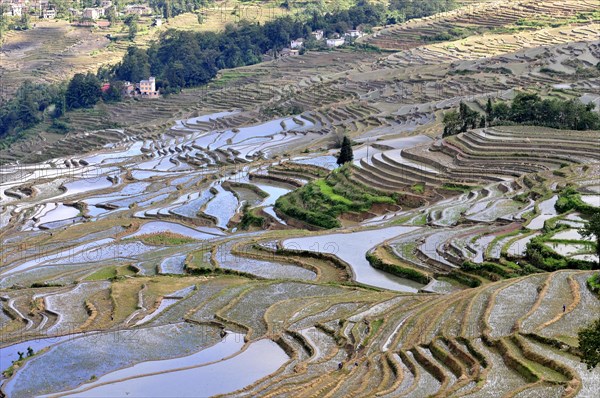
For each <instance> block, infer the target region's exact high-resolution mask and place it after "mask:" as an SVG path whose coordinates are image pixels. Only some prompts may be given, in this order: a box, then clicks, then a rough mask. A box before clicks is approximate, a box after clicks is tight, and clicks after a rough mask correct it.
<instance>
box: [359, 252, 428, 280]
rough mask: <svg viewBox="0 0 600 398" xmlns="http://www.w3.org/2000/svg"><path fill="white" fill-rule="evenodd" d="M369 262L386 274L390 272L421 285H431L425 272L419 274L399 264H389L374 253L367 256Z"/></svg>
mask: <svg viewBox="0 0 600 398" xmlns="http://www.w3.org/2000/svg"><path fill="white" fill-rule="evenodd" d="M366 258H367V261H368V262H369V264H371V266H372V267H373V268H377V269H380V270H382V271H385V272H389V273H390V274H392V275H396V276H399V277H401V278H406V279H410V280H413V281H416V282H419V283H422V284H424V285H426V284H427V283H429V281H430V278H429V277H428V276H427V275H425V274H424V273H423V272H419V271H417V270H415V269H412V268H407V267H402V266H400V265H397V264H390V263H387V262H385V261H383V260H381V259H380V258H378V257H377V256H376V255H374V254H373V253H367V254H366Z"/></svg>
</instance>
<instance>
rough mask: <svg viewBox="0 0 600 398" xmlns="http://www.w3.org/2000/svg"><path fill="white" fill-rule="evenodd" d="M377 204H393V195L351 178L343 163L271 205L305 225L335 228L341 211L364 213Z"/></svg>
mask: <svg viewBox="0 0 600 398" xmlns="http://www.w3.org/2000/svg"><path fill="white" fill-rule="evenodd" d="M378 203H380V204H391V205H393V204H396V203H397V198H396V197H395V196H394V195H391V196H390V195H386V194H384V193H382V192H379V191H377V190H375V189H372V188H367V187H365V186H364V185H362V184H359V183H357V182H355V181H353V180H352V178H351V174H350V168H349V167H347V166H346V167H342V168H340V169H338V170H334V171H333V172H331V173H330V174H329V175H328V176H327V177H326V178H324V179H318V180H315V181H312V182H309V183H308V184H306V185H305V186H303V187H302V188H299V189H297V190H295V191H293V192H291V193H289V194H287V195H285V196H282V197H281V198H279V199H278V200H277V202H276V204H275V206H276V207H277V209H278V210H280V211H281V212H282V213H283V214H285V215H287V216H289V217H293V218H296V219H299V220H301V221H304V222H306V223H308V224H312V225H315V226H318V227H321V228H335V227H339V226H340V222H339V220H338V219H337V217H338V216H340V215H341V214H343V213H349V212H359V213H360V212H366V211H369V210H370V209H371V207H372V206H373V205H374V204H378Z"/></svg>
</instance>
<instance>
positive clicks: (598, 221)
mask: <svg viewBox="0 0 600 398" xmlns="http://www.w3.org/2000/svg"><path fill="white" fill-rule="evenodd" d="M579 233H580V234H581V236H583V237H586V238H587V237H588V236H595V237H596V254H597V255H598V257H600V210H598V211H596V212H595V213H594V214H593V215H592V218H591V219H590V221H589V222H588V223H587V224H585V226H584V227H583V228H581V229H580V230H579Z"/></svg>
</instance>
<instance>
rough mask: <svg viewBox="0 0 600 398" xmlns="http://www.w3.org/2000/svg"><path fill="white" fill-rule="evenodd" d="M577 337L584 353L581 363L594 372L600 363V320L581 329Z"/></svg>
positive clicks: (580, 348)
mask: <svg viewBox="0 0 600 398" xmlns="http://www.w3.org/2000/svg"><path fill="white" fill-rule="evenodd" d="M577 335H578V337H579V350H580V351H581V353H582V356H581V362H583V363H585V364H586V365H587V368H588V369H589V370H592V369H593V368H595V367H596V365H598V364H599V363H600V318H598V319H596V320H595V321H594V322H592V323H591V324H590V325H588V326H586V327H585V328H583V329H581V330H580V331H579V333H578V334H577Z"/></svg>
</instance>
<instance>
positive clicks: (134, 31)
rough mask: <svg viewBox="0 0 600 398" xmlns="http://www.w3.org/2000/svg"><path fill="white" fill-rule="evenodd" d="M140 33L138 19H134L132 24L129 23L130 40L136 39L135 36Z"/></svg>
mask: <svg viewBox="0 0 600 398" xmlns="http://www.w3.org/2000/svg"><path fill="white" fill-rule="evenodd" d="M137 33H138V24H137V21H132V22H131V24H129V34H128V35H127V37H128V38H129V40H131V41H133V39H135V36H136V35H137Z"/></svg>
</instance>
